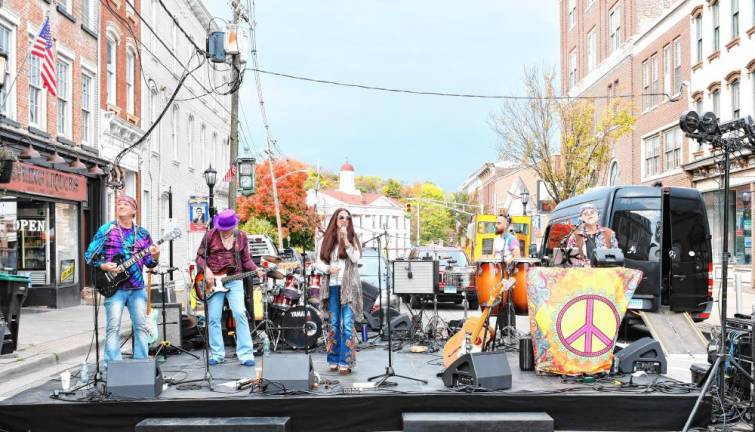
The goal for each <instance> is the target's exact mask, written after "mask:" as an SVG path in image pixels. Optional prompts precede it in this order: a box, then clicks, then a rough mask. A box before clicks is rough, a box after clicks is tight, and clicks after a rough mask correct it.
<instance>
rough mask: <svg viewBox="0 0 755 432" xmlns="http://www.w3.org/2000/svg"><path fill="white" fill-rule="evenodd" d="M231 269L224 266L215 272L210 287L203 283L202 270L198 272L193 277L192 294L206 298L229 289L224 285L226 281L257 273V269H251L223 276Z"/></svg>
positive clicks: (201, 298) (199, 297) (202, 298)
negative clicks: (213, 280) (212, 283)
mask: <svg viewBox="0 0 755 432" xmlns="http://www.w3.org/2000/svg"><path fill="white" fill-rule="evenodd" d="M232 269H233V268H225V269H223V270H220V271H219V272H217V273H215V278H214V279H215V285H213V286H212V287H210V286H209V285H208V284H206V283H205V277H204V272H198V273H197V276H196V277H195V278H194V294H196V296H197V298H198V299H200V300H207V299H209V298H210V297H212V296H213V295H215V294H217V293H224V292H228V291H230V290H229V289H228V288H226V287H225V284H227V283H228V282H232V281H236V280H241V279H244V278H247V277H249V276H254V275H256V274H257V270H252V271H248V272H243V273H239V274H235V275H231V276H225V275H226V274H228V272H230V271H231V270H232Z"/></svg>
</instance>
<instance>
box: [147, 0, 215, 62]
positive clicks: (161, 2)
mask: <svg viewBox="0 0 755 432" xmlns="http://www.w3.org/2000/svg"><path fill="white" fill-rule="evenodd" d="M158 1H159V2H160V6H162V8H163V10H165V13H167V14H168V16H169V17H170V19H172V20H173V24H175V26H176V27H178V29H179V30H181V33H183V35H184V36H185V37H186V39H187V40H188V41H189V43H190V44H192V45H193V46H194V49H196V50H197V51H198V52H200V53H201V54H202V55H206V54H207V52H206V51H205V50H204V49H202V48H200V47H199V45H197V43H196V42H194V39H192V38H191V36H189V34H188V33H186V30H184V28H183V27H182V26H181V23H179V22H178V19H176V17H175V16H173V13H171V11H169V10H168V8H167V6H165V3H163V0H158Z"/></svg>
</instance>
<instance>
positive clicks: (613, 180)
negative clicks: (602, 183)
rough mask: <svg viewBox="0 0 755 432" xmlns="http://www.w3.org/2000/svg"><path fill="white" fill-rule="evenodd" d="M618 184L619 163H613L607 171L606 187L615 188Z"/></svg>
mask: <svg viewBox="0 0 755 432" xmlns="http://www.w3.org/2000/svg"><path fill="white" fill-rule="evenodd" d="M618 182H619V161H613V163H611V168H610V169H609V170H608V186H615V185H616V184H618Z"/></svg>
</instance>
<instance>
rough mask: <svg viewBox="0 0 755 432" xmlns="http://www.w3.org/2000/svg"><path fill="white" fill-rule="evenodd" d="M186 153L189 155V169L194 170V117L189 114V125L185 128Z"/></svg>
mask: <svg viewBox="0 0 755 432" xmlns="http://www.w3.org/2000/svg"><path fill="white" fill-rule="evenodd" d="M186 129H187V130H186V133H187V137H188V139H187V143H188V147H189V148H188V153H189V168H194V151H195V147H196V146H195V144H194V116H193V115H191V114H189V124H188V125H187V126H186Z"/></svg>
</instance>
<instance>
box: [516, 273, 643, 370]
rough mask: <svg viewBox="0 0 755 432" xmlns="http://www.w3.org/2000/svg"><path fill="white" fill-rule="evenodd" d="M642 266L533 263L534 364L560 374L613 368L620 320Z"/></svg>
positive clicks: (530, 298) (530, 291) (530, 297)
mask: <svg viewBox="0 0 755 432" xmlns="http://www.w3.org/2000/svg"><path fill="white" fill-rule="evenodd" d="M641 278H642V272H641V271H640V270H634V269H628V268H623V267H613V268H563V267H559V268H544V267H535V268H532V269H530V271H529V274H528V283H527V294H528V299H527V300H528V303H529V317H530V332H531V334H532V342H533V346H534V354H535V369H536V370H537V371H538V372H549V373H554V374H559V375H582V374H586V375H593V374H598V373H603V372H609V371H610V370H611V365H612V364H613V348H614V345H615V343H616V337H617V336H618V333H619V325H620V324H621V320H622V319H623V317H624V314H625V313H626V310H627V305H628V304H629V300H630V299H631V298H632V295H633V294H634V290H635V289H637V285H638V284H639V282H640V279H641Z"/></svg>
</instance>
